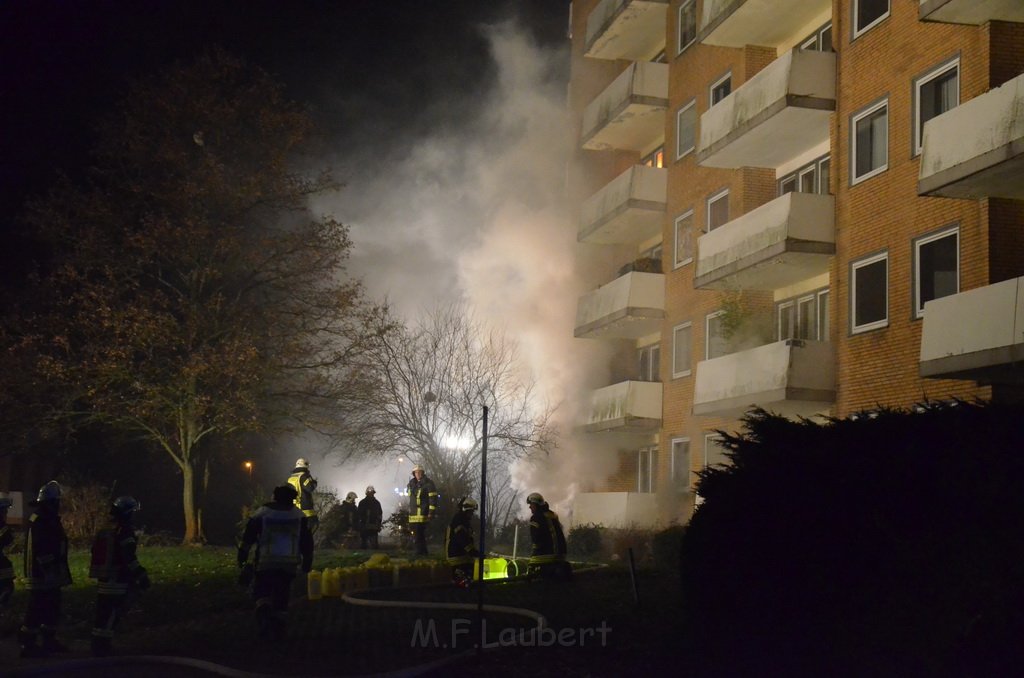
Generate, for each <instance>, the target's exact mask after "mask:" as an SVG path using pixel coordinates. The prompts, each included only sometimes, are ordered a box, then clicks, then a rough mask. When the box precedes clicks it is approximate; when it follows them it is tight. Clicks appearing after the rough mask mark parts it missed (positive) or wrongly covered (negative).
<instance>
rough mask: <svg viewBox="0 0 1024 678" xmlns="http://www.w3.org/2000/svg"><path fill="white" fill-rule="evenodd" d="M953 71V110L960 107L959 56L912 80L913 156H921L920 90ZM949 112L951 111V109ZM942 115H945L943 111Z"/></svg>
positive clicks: (922, 140)
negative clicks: (954, 99) (954, 81)
mask: <svg viewBox="0 0 1024 678" xmlns="http://www.w3.org/2000/svg"><path fill="white" fill-rule="evenodd" d="M953 70H955V71H956V103H955V104H953V108H956V107H957V106H959V105H960V82H961V77H960V57H959V56H957V57H954V58H953V59H951V60H949V61H946V62H944V63H942V64H939V65H938V66H936V67H935V68H933V69H932V70H930V71H928V72H927V73H925V74H924V75H922V76H920V77H918V78H915V79H914V84H913V91H912V92H911V97H912V98H913V100H914V120H913V125H914V142H913V143H914V148H913V149H912V151H913V155H914V156H918V155H920V154H921V150H922V148H923V144H924V127H923V125H922V124H921V88H922V87H924V86H925V85H927V84H928V83H930V82H932V81H933V80H937V79H938V78H940V77H942V76H943V75H946V74H947V73H949V72H950V71H953ZM949 110H953V109H952V108H951V109H949ZM943 113H945V111H943ZM939 115H942V113H940V114H939ZM936 117H938V116H936ZM933 119H934V118H933Z"/></svg>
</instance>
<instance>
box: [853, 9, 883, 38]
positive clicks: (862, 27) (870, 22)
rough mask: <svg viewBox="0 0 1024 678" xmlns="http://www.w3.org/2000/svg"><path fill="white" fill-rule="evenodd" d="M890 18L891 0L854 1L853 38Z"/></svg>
mask: <svg viewBox="0 0 1024 678" xmlns="http://www.w3.org/2000/svg"><path fill="white" fill-rule="evenodd" d="M887 16H889V0H853V37H855V38H856V37H857V36H859V35H860V34H861V33H863V32H864V31H866V30H868V29H869V28H872V27H874V26H875V25H876V24H878V23H880V22H881V21H882V20H883V19H885V17H887Z"/></svg>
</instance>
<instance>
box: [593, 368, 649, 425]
mask: <svg viewBox="0 0 1024 678" xmlns="http://www.w3.org/2000/svg"><path fill="white" fill-rule="evenodd" d="M660 427H661V384H660V383H658V382H653V381H622V382H619V383H618V384H612V385H611V386H605V387H604V388H599V389H597V390H596V391H594V393H593V396H592V398H591V401H590V412H589V414H588V416H587V421H586V422H585V424H584V430H585V431H587V432H588V433H597V432H602V431H608V432H617V433H657V432H658V429H659V428H660Z"/></svg>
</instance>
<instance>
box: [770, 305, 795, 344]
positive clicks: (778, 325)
mask: <svg viewBox="0 0 1024 678" xmlns="http://www.w3.org/2000/svg"><path fill="white" fill-rule="evenodd" d="M786 311H789V313H790V318H792V320H793V322H792V324H790V323H783V322H782V318H783V314H784V313H785V312H786ZM784 324H785V325H786V327H785V328H783V325H784ZM796 324H797V323H796V300H795V299H790V300H788V301H784V302H782V303H781V304H779V305H778V307H777V308H776V309H775V329H776V333H777V335H776V336H778V338H779V341H785V340H786V339H792V338H793V337H795V336H796ZM783 329H785V331H783Z"/></svg>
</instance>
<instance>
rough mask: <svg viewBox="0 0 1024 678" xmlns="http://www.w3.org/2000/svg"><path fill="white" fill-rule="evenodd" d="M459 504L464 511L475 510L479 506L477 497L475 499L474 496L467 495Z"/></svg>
mask: <svg viewBox="0 0 1024 678" xmlns="http://www.w3.org/2000/svg"><path fill="white" fill-rule="evenodd" d="M459 505H460V506H461V507H462V510H463V511H475V510H476V509H477V506H478V504H477V503H476V499H473V497H466V498H465V499H463V500H462V501H461V502H460V504H459Z"/></svg>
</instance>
